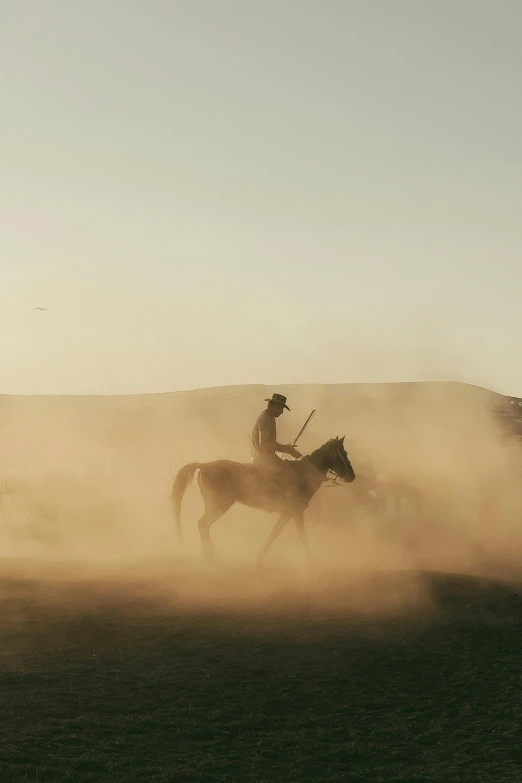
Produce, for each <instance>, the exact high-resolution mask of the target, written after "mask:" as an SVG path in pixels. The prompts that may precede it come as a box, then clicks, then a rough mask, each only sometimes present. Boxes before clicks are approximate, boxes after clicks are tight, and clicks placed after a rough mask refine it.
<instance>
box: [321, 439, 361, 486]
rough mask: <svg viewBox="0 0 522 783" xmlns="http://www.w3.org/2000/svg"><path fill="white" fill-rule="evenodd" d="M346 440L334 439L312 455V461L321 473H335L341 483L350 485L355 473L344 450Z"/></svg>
mask: <svg viewBox="0 0 522 783" xmlns="http://www.w3.org/2000/svg"><path fill="white" fill-rule="evenodd" d="M344 438H345V436H344V435H343V437H342V438H339V437H337V438H332V439H331V440H329V441H328V442H327V443H325V444H324V446H321V447H320V448H319V449H316V451H314V452H313V454H311V455H310V461H311V462H312V463H313V464H314V465H315V467H316V468H317V469H318V470H319V471H321V473H325V474H327V473H333V474H334V475H335V476H337V478H338V479H339V480H340V481H343V482H345V483H347V484H350V483H351V482H352V481H353V480H354V479H355V472H354V469H353V468H352V464H351V462H350V460H349V459H348V454H347V453H346V449H345V448H344Z"/></svg>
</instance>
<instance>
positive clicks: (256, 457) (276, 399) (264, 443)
mask: <svg viewBox="0 0 522 783" xmlns="http://www.w3.org/2000/svg"><path fill="white" fill-rule="evenodd" d="M265 402H267V403H268V405H267V406H266V409H265V410H264V411H263V413H262V414H261V415H260V416H258V418H257V420H256V423H255V424H254V429H253V430H252V461H253V462H254V463H256V464H258V465H261V466H263V467H266V468H269V469H273V468H276V469H277V468H282V467H284V461H283V460H282V459H281V458H280V457H278V456H277V452H279V453H280V454H289V455H290V456H292V457H295V458H296V459H299V457H301V456H302V455H301V453H300V452H299V451H298V450H297V449H296V448H295V446H290V445H289V446H285V445H283V444H282V443H278V442H277V437H276V435H277V433H276V419H277V418H279V416H281V414H282V413H283V411H284V410H285V409H286V410H287V411H289V410H290V408H289V407H288V405H287V404H286V397H285V396H284V395H283V394H273V395H272V397H271V398H270V399H269V400H265Z"/></svg>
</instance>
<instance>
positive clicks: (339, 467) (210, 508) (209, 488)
mask: <svg viewBox="0 0 522 783" xmlns="http://www.w3.org/2000/svg"><path fill="white" fill-rule="evenodd" d="M281 463H282V464H281V468H280V469H279V468H276V469H272V470H270V469H267V468H266V467H263V466H260V465H256V464H255V463H250V464H245V463H241V462H233V461H232V460H215V461H213V462H203V463H201V462H191V463H189V464H188V465H185V466H184V467H183V468H181V469H180V470H179V471H178V473H177V475H176V477H175V479H174V483H173V485H172V492H171V502H172V506H173V512H174V519H175V522H176V526H177V531H178V537H179V540H180V542H181V541H182V531H181V501H182V499H183V495H184V494H185V491H186V490H187V487H188V486H189V484H190V482H191V481H192V479H193V478H194V475H195V473H196V471H198V470H199V475H198V485H199V490H200V492H201V496H202V498H203V501H204V503H205V510H204V513H203V516H202V517H201V519H200V520H199V523H198V527H199V533H200V537H201V548H202V553H203V556H204V557H206V558H207V559H209V560H213V559H214V556H215V550H214V545H213V543H212V539H211V538H210V527H211V525H213V524H214V522H216V521H217V520H218V519H219V518H220V517H222V516H223V514H225V513H226V512H227V511H228V510H229V509H230V508H231V507H232V506H233V505H234V503H241V504H242V505H244V506H249V507H250V508H256V509H260V510H262V511H267V512H269V513H271V512H278V513H279V515H280V516H279V518H278V520H277V522H276V523H275V525H274V528H273V530H272V532H271V533H270V536H269V538H268V541H267V542H266V544H265V546H264V547H263V548H262V550H261V551H260V553H259V555H258V564H261V561H262V559H263V558H264V556H265V555H266V553H267V552H268V550H269V549H270V547H271V546H272V544H273V543H274V541H275V540H276V538H277V537H278V536H279V535H280V533H281V531H282V530H283V528H284V527H285V526H286V524H287V523H288V522H290V520H292V519H293V520H294V521H295V525H296V528H297V532H298V535H299V539H300V541H301V544H302V546H303V548H304V550H305V553H306V554H307V555H308V552H309V549H308V540H307V536H306V530H305V524H304V512H305V511H306V509H307V507H308V504H309V502H310V500H311V499H312V497H313V496H314V495H315V493H316V492H317V490H318V489H319V487H320V486H321V484H323V483H324V482H325V481H326V480H327V477H328V475H329V474H333V476H334V477H335V478H336V479H337V481H339V482H345V483H351V482H352V481H353V480H354V479H355V472H354V470H353V468H352V465H351V463H350V460H349V459H348V455H347V454H346V451H345V448H344V436H343V437H342V438H339V437H336V438H332V439H330V440H329V441H327V442H326V443H325V444H323V445H322V446H321V447H320V448H318V449H316V450H315V451H313V452H312V453H311V454H309V455H307V456H305V457H302V458H301V459H299V460H296V461H295V462H291V461H289V460H288V461H281Z"/></svg>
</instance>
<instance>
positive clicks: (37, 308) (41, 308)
mask: <svg viewBox="0 0 522 783" xmlns="http://www.w3.org/2000/svg"><path fill="white" fill-rule="evenodd" d="M35 309H36V310H41V311H42V312H44V311H45V310H47V307H36V308H35Z"/></svg>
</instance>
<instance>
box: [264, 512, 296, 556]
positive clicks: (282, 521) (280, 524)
mask: <svg viewBox="0 0 522 783" xmlns="http://www.w3.org/2000/svg"><path fill="white" fill-rule="evenodd" d="M289 520H290V517H289V516H288V515H287V514H281V516H280V517H279V519H278V520H277V522H276V523H275V525H274V527H273V529H272V532H271V533H270V535H269V537H268V541H267V542H266V544H265V545H264V547H263V548H262V550H261V552H260V553H259V555H258V556H257V564H258V565H261V563H262V561H263V558H264V556H265V555H266V553H267V552H268V550H269V549H270V547H271V546H272V544H273V543H274V541H275V540H276V538H278V536H279V535H280V534H281V532H282V530H283V528H284V527H285V525H286V524H287V523H288V522H289Z"/></svg>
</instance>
